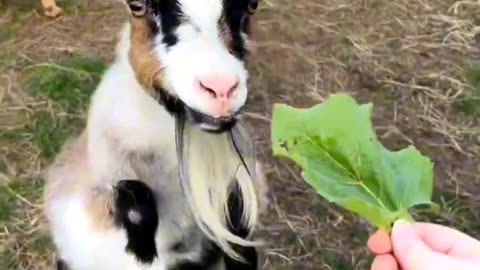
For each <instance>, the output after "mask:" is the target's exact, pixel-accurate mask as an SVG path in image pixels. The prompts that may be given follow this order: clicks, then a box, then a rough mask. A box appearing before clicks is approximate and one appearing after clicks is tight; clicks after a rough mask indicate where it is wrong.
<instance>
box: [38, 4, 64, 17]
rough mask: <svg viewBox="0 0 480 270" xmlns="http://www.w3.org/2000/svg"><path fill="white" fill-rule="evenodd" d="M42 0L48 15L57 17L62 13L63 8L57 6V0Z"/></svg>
mask: <svg viewBox="0 0 480 270" xmlns="http://www.w3.org/2000/svg"><path fill="white" fill-rule="evenodd" d="M41 2H42V7H43V11H44V12H45V15H46V16H47V17H57V16H58V15H60V14H61V13H62V9H61V8H59V7H58V6H57V3H56V2H55V0H41Z"/></svg>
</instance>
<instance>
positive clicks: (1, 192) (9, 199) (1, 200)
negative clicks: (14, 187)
mask: <svg viewBox="0 0 480 270" xmlns="http://www.w3.org/2000/svg"><path fill="white" fill-rule="evenodd" d="M15 199H16V198H15V196H14V195H13V194H12V193H10V191H9V190H8V186H6V185H0V225H1V224H2V223H3V222H6V221H8V220H9V218H10V217H11V216H12V215H13V213H14V212H15V206H16V201H15Z"/></svg>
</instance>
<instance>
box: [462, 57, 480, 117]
mask: <svg viewBox="0 0 480 270" xmlns="http://www.w3.org/2000/svg"><path fill="white" fill-rule="evenodd" d="M464 79H465V82H466V83H467V84H468V85H469V86H470V88H467V89H465V92H464V93H463V95H462V96H461V97H460V99H459V101H458V102H457V108H458V109H459V110H460V111H462V112H464V113H466V114H469V115H480V61H477V62H472V63H470V64H469V65H468V67H467V68H466V69H465V74H464Z"/></svg>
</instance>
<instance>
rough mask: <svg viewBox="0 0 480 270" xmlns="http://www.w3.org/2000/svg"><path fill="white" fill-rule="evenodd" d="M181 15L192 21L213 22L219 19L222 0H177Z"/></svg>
mask: <svg viewBox="0 0 480 270" xmlns="http://www.w3.org/2000/svg"><path fill="white" fill-rule="evenodd" d="M177 2H178V5H179V6H180V9H181V11H182V13H183V14H185V15H186V16H188V17H190V19H192V20H202V21H208V20H215V19H218V18H220V16H221V14H222V10H223V5H224V0H177Z"/></svg>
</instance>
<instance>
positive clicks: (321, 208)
mask: <svg viewBox="0 0 480 270" xmlns="http://www.w3.org/2000/svg"><path fill="white" fill-rule="evenodd" d="M119 2H120V1H118V0H89V1H87V0H58V5H59V6H60V7H62V8H63V11H64V12H63V13H62V15H61V16H59V17H56V18H47V17H46V16H45V15H44V14H43V10H42V9H41V5H40V1H39V0H6V1H5V0H4V1H3V2H2V4H1V5H2V6H1V9H0V270H4V269H5V270H7V269H8V270H11V269H12V270H16V269H18V270H26V269H28V270H44V269H53V267H52V262H53V257H52V249H51V243H50V240H49V238H48V235H47V234H46V230H45V227H44V220H43V217H42V215H41V213H42V212H41V211H42V200H41V198H42V192H43V189H42V188H43V183H42V181H43V180H42V176H41V173H42V169H43V168H44V167H45V165H46V164H48V163H49V161H51V159H52V157H54V155H55V154H56V153H57V151H58V150H59V149H60V147H61V145H62V144H63V143H64V141H65V140H66V139H67V138H68V137H69V136H71V135H72V134H75V132H77V131H78V130H79V129H81V128H82V125H83V123H84V121H85V109H86V107H87V104H88V101H89V95H90V94H91V93H92V91H93V90H94V89H95V86H96V85H97V83H98V81H99V79H100V78H101V75H102V72H103V71H104V70H105V68H106V67H107V66H108V64H109V62H110V61H111V60H112V56H113V48H114V46H115V35H116V34H117V32H118V30H119V29H120V27H121V25H122V24H123V23H124V21H125V20H126V18H127V16H126V14H125V13H124V8H123V7H122V6H121V4H120V3H119ZM256 16H257V18H258V25H257V27H256V29H255V32H256V36H255V39H256V45H257V54H256V55H255V56H254V57H253V58H252V59H251V62H250V63H249V68H250V74H251V80H250V95H251V103H250V105H249V107H248V108H247V114H246V115H247V120H248V123H249V125H250V127H251V130H252V131H253V135H254V137H255V139H256V140H257V142H258V146H259V151H260V158H261V159H262V160H263V161H265V162H266V172H267V176H268V181H269V185H270V187H271V189H270V197H271V202H272V203H271V204H270V205H269V209H268V213H267V214H266V216H264V217H263V219H262V225H261V227H260V234H262V236H263V237H264V239H266V240H267V242H268V246H267V247H265V248H264V250H263V253H264V254H265V263H264V268H263V269H273V270H288V269H304V270H313V269H320V270H322V269H326V270H328V269H333V270H353V269H368V268H369V264H370V262H371V260H372V257H371V256H370V254H369V253H368V252H367V250H366V247H365V243H366V241H367V238H368V235H369V234H370V233H372V230H373V229H372V228H371V227H369V226H368V225H367V224H366V223H365V222H364V221H362V220H360V219H358V218H357V217H356V216H354V215H352V214H350V213H347V212H346V211H344V210H342V209H340V208H338V207H336V206H334V205H331V204H329V203H327V202H326V201H324V200H323V199H322V198H320V197H319V196H317V195H316V194H315V192H314V191H313V190H312V189H310V188H309V187H308V186H307V185H306V184H305V183H304V182H303V181H302V179H301V178H300V177H299V173H298V169H297V167H296V166H294V165H293V164H292V163H290V162H287V161H285V160H280V159H274V158H272V156H271V148H270V139H269V135H270V134H269V127H270V117H271V108H272V105H273V103H276V102H282V103H288V104H290V105H293V106H298V107H308V106H311V105H314V104H316V103H318V102H321V101H323V100H324V98H325V97H326V96H328V94H330V93H336V92H347V93H350V94H352V95H353V96H354V97H355V98H357V99H358V100H359V101H361V102H362V103H363V102H373V104H374V118H375V119H374V125H375V128H376V131H377V134H378V136H379V138H380V139H381V141H382V142H383V143H384V144H385V145H386V146H387V147H388V148H390V149H393V150H395V149H400V148H403V147H405V146H407V145H409V144H414V145H415V146H416V147H417V148H418V149H419V150H420V151H422V152H423V153H424V154H426V155H428V156H429V157H430V158H432V159H433V161H434V162H435V173H436V178H435V185H436V188H435V194H434V201H435V202H437V203H438V204H439V205H440V206H441V212H440V213H432V212H431V211H430V210H428V209H417V210H416V211H415V213H414V216H415V218H416V219H417V220H429V221H433V222H437V223H442V224H447V225H451V226H454V227H456V228H458V229H460V230H463V231H465V232H467V233H469V234H471V235H472V236H476V237H479V236H480V211H479V209H480V125H479V124H480V2H479V1H476V0H464V1H453V0H395V1H390V0H301V1H291V0H262V1H261V4H260V9H259V11H258V13H257V15H256Z"/></svg>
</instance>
